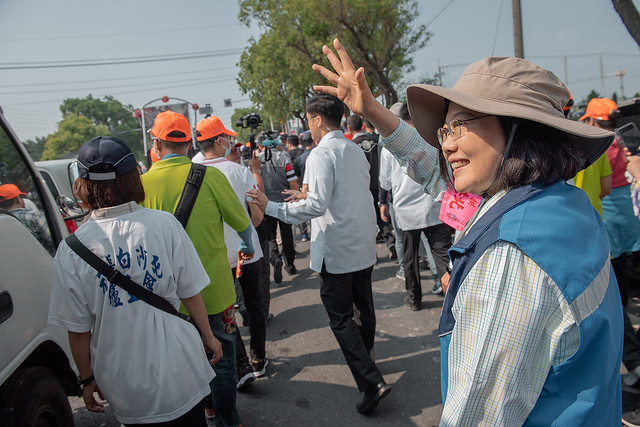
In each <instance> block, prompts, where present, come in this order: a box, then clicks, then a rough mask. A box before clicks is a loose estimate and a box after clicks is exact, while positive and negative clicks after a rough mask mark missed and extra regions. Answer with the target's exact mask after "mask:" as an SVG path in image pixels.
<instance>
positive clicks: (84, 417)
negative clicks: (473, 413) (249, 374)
mask: <svg viewBox="0 0 640 427" xmlns="http://www.w3.org/2000/svg"><path fill="white" fill-rule="evenodd" d="M296 250H297V251H298V256H297V259H296V267H297V268H298V270H299V274H297V275H295V276H293V277H291V276H288V275H287V273H286V272H285V273H284V280H283V282H282V283H281V284H280V285H276V284H275V283H273V282H272V288H271V313H273V315H274V318H273V319H272V320H271V321H270V322H269V324H268V326H267V358H269V361H270V363H269V366H268V368H267V375H266V376H265V377H263V378H260V379H258V380H257V381H255V382H254V383H253V384H252V385H251V386H250V387H249V388H248V390H247V391H246V392H241V393H238V403H237V407H238V411H239V413H240V417H241V419H242V424H243V426H244V427H256V426H257V427H269V426H289V425H296V426H299V425H304V426H306V427H314V426H325V425H338V426H343V425H344V426H372V425H373V426H432V425H437V424H438V420H439V418H440V413H441V411H442V405H441V402H440V383H439V379H440V373H439V372H440V348H439V343H438V333H437V324H438V317H439V315H440V308H441V306H442V301H443V299H442V297H440V296H435V295H432V294H431V292H430V290H431V287H432V286H433V282H432V281H431V280H428V279H427V277H428V276H430V273H429V272H428V271H423V272H422V286H423V291H424V292H423V294H424V297H423V302H422V310H421V311H417V312H413V311H411V310H409V308H408V307H406V306H405V305H404V296H405V291H404V281H402V280H399V279H397V278H396V277H395V273H396V270H397V268H398V267H397V264H396V263H395V261H389V260H388V251H387V249H386V247H384V246H383V247H380V245H378V248H377V250H378V256H379V258H380V260H379V262H378V264H376V266H375V268H374V271H373V293H374V301H375V307H376V316H377V331H376V344H375V358H376V363H377V365H378V367H379V368H380V370H381V371H382V374H383V376H384V378H385V380H386V382H387V383H389V384H391V385H392V386H393V390H392V392H391V393H390V394H389V395H388V397H386V398H385V399H384V400H382V401H381V403H380V406H378V408H376V410H374V411H373V413H371V414H370V415H361V414H359V413H358V412H357V411H356V408H355V405H356V403H357V402H359V401H360V400H361V398H362V395H361V394H360V393H359V392H358V389H357V387H356V384H355V381H354V380H353V377H352V376H351V372H350V371H349V369H348V367H347V365H346V363H345V361H344V357H343V356H342V353H341V352H340V350H339V348H338V344H337V342H336V340H335V338H334V337H333V334H332V333H331V330H330V329H329V326H328V318H327V315H326V313H325V311H324V308H323V307H322V303H321V301H320V294H319V282H318V277H317V273H314V272H313V271H311V270H310V269H309V268H308V267H309V242H301V241H300V240H297V241H296ZM238 320H240V316H238ZM241 331H242V335H243V337H244V338H245V342H246V343H247V345H248V336H249V331H248V328H246V327H242V328H241ZM71 401H72V408H73V411H74V417H75V422H76V426H78V427H85V426H87V427H88V426H91V427H94V426H114V425H115V426H117V425H119V423H118V422H117V421H116V420H115V417H114V415H113V412H112V411H110V409H109V407H108V404H107V406H106V409H107V412H106V413H105V414H93V413H88V412H87V411H86V410H85V409H84V405H83V403H82V400H81V399H80V398H72V399H71ZM210 425H213V423H210Z"/></svg>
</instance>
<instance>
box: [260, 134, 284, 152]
mask: <svg viewBox="0 0 640 427" xmlns="http://www.w3.org/2000/svg"><path fill="white" fill-rule="evenodd" d="M258 140H259V141H260V144H261V145H262V146H263V147H269V148H274V147H279V146H281V145H282V142H281V141H280V138H278V132H276V131H274V130H265V131H263V132H261V133H260V136H259V137H258Z"/></svg>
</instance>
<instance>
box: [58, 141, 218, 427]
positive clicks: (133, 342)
mask: <svg viewBox="0 0 640 427" xmlns="http://www.w3.org/2000/svg"><path fill="white" fill-rule="evenodd" d="M137 166H138V165H137V163H136V159H135V157H134V156H133V154H132V153H131V150H130V149H129V147H127V145H126V144H125V142H124V141H122V140H120V139H118V138H113V137H109V136H102V137H97V138H94V139H91V140H90V141H88V142H87V143H86V144H85V145H84V146H83V147H82V148H81V149H80V151H79V153H78V172H79V178H78V179H77V180H76V182H75V183H74V193H75V194H76V195H77V197H79V198H80V200H81V201H82V203H83V204H84V205H85V206H86V207H88V208H89V209H90V210H91V218H90V219H89V220H88V221H87V222H86V223H84V224H82V225H81V226H80V227H79V228H78V230H77V231H76V232H75V235H76V236H77V237H78V239H79V240H80V241H81V242H82V243H83V244H84V245H85V246H86V247H87V248H88V249H89V250H90V251H91V252H93V253H94V254H96V255H97V256H98V257H99V258H101V259H102V260H104V261H105V262H107V263H108V264H110V265H111V266H112V267H114V268H115V269H117V270H118V271H120V272H121V273H122V274H123V275H126V276H128V277H129V278H130V279H131V280H132V281H134V282H136V283H137V284H139V285H140V286H143V287H145V288H146V289H148V290H149V291H151V292H153V293H154V294H156V295H158V296H160V297H162V298H164V299H166V300H167V301H169V303H170V304H171V305H173V306H174V307H175V308H176V309H179V308H180V303H182V304H184V307H185V308H186V309H187V310H188V311H189V313H190V314H191V316H192V318H193V320H194V321H195V323H196V324H197V326H198V328H199V329H200V331H201V333H202V339H201V338H200V336H199V335H198V331H197V330H196V329H195V328H194V327H193V326H192V325H190V324H189V323H188V322H186V321H184V320H182V319H180V318H178V317H177V316H173V315H171V314H169V313H166V312H163V311H161V310H160V309H158V308H156V307H153V306H151V305H150V304H148V303H146V302H145V301H142V300H139V299H138V298H136V297H134V296H133V295H131V294H128V293H127V292H125V291H124V290H123V289H121V288H119V287H118V286H116V285H115V284H114V283H111V282H109V280H108V279H107V278H106V277H104V276H102V275H101V274H100V273H97V272H96V270H94V269H93V267H91V266H90V265H89V264H87V263H86V262H85V261H84V260H83V259H82V258H80V257H79V256H78V255H77V254H76V253H75V252H74V251H73V250H72V249H71V248H70V247H69V245H68V244H67V242H66V241H62V242H61V243H60V246H59V247H58V252H57V253H56V256H55V259H54V277H53V286H52V290H51V302H50V308H49V319H48V322H49V324H51V325H55V326H61V327H63V328H66V329H67V330H68V331H69V344H70V346H71V350H72V353H73V358H74V360H75V362H76V366H77V367H78V372H79V374H80V376H79V379H80V384H81V386H82V396H83V399H84V402H85V405H86V407H87V409H88V410H89V411H91V412H104V409H103V403H102V402H100V401H99V400H98V399H96V398H95V396H94V393H96V392H97V393H98V395H99V396H100V398H101V399H105V398H106V400H107V401H108V402H109V405H110V406H111V408H113V411H114V413H115V415H116V418H117V419H118V421H119V422H121V423H123V424H125V425H127V424H139V423H167V422H169V421H172V422H176V423H179V425H189V426H192V425H193V426H203V427H204V426H206V425H207V422H206V418H205V416H204V403H203V398H204V397H205V396H206V395H208V394H209V393H210V389H209V382H210V381H211V380H212V379H213V377H214V371H213V370H212V369H211V366H210V364H215V363H217V361H218V360H220V358H221V357H222V347H221V344H220V342H219V341H218V340H217V339H216V338H215V337H214V335H213V332H212V331H211V328H210V327H209V322H208V320H207V313H206V309H205V305H204V302H203V299H202V296H201V294H200V291H201V290H202V289H203V288H204V287H205V286H207V285H208V284H209V277H208V276H207V274H206V272H205V270H204V267H203V266H202V263H201V262H200V260H199V258H198V256H197V253H196V250H195V248H194V246H193V244H192V243H191V240H190V239H189V237H188V236H187V233H186V232H185V231H184V229H183V228H182V225H181V224H180V223H179V222H178V220H177V219H176V218H175V217H174V216H173V215H171V214H169V213H167V212H162V211H156V210H151V209H145V208H143V207H141V206H139V205H138V203H139V202H142V200H144V196H145V194H144V189H143V187H142V183H141V181H140V175H139V172H138V169H137ZM203 342H204V344H205V346H206V347H207V348H208V349H209V350H210V351H212V352H213V357H212V358H211V360H210V361H209V360H207V356H206V354H205V348H204V347H203V345H202V343H203ZM172 425H174V424H172Z"/></svg>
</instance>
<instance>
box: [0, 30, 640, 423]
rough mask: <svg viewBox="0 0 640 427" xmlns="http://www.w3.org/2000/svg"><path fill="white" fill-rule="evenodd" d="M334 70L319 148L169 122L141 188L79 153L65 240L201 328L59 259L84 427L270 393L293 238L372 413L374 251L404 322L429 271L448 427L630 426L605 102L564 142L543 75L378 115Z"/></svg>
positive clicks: (376, 383)
mask: <svg viewBox="0 0 640 427" xmlns="http://www.w3.org/2000/svg"><path fill="white" fill-rule="evenodd" d="M334 48H335V51H334V50H332V49H330V48H329V47H327V46H325V47H323V52H324V54H325V55H326V57H327V58H328V60H329V62H330V63H331V65H332V67H333V69H328V68H325V67H323V66H320V65H314V67H313V68H314V70H315V71H317V72H318V73H320V74H321V75H322V76H324V77H325V78H326V79H327V80H328V82H329V83H330V84H329V85H325V86H315V87H314V89H315V90H316V91H317V94H316V95H314V96H313V97H311V98H310V99H308V100H307V102H306V111H305V125H306V127H307V128H308V131H306V132H304V133H302V134H301V135H289V134H286V133H282V134H280V135H278V134H277V133H274V132H270V131H264V132H261V133H260V134H259V135H258V136H257V144H256V145H257V148H256V150H255V151H254V152H252V153H250V156H249V157H248V158H243V157H242V156H241V151H242V149H243V148H244V144H243V143H239V142H237V141H236V137H237V134H236V132H234V131H233V130H230V129H228V128H226V127H225V126H224V124H223V123H222V121H221V120H220V119H219V118H218V117H216V116H211V117H207V118H205V119H203V120H202V121H200V122H199V123H197V125H196V127H195V135H192V130H191V125H190V124H189V122H188V120H187V119H186V118H185V117H184V116H182V115H180V114H178V113H174V112H172V111H166V112H163V113H160V114H158V116H157V117H156V118H155V121H154V123H153V126H152V128H151V129H150V135H151V138H152V141H153V145H152V147H151V153H150V157H151V158H152V159H154V163H153V164H152V166H151V167H150V168H149V170H148V171H146V172H145V173H144V174H140V172H139V169H138V168H137V163H136V160H135V158H134V157H133V154H132V153H131V151H130V150H129V148H128V147H127V145H126V143H125V142H124V141H121V140H119V139H118V138H115V137H108V136H105V137H98V138H94V139H92V140H90V141H88V142H87V143H86V144H85V145H84V146H83V147H82V148H81V150H80V152H79V154H78V168H79V178H78V179H77V181H76V183H75V185H74V192H75V194H76V196H77V197H78V198H79V199H80V200H81V201H82V202H83V204H84V206H85V207H87V208H88V209H90V210H91V215H90V219H89V220H88V221H87V222H86V223H85V224H83V225H81V226H80V227H79V228H78V230H77V231H76V232H75V236H76V237H77V238H78V239H79V240H80V241H82V242H83V243H84V245H85V246H86V247H87V248H89V250H90V251H91V252H93V253H95V254H96V255H98V257H100V258H101V259H103V260H104V261H106V262H107V263H108V264H109V265H110V266H111V267H112V268H115V269H116V270H118V271H120V273H121V274H123V275H126V276H127V277H128V278H129V279H131V280H132V281H133V282H135V283H136V284H138V285H139V286H140V287H142V288H144V289H146V290H148V291H151V292H152V293H153V294H155V295H157V296H159V297H161V298H160V299H164V300H165V302H168V304H170V305H171V306H172V307H173V309H174V311H175V310H179V311H180V312H181V313H182V314H183V315H186V314H189V315H190V316H191V322H188V321H185V319H186V316H180V315H171V314H170V313H169V312H167V311H166V310H159V309H158V307H157V306H156V305H155V304H152V303H150V302H147V300H146V299H145V300H143V301H140V298H138V297H136V296H134V295H132V294H131V293H127V292H125V291H124V290H123V289H121V288H119V287H118V286H117V285H116V284H114V281H113V280H112V277H111V276H110V277H105V276H103V275H102V274H100V273H97V272H96V271H95V270H93V269H92V267H91V266H90V265H89V264H87V263H86V262H85V261H84V259H83V258H82V257H80V256H79V255H78V254H77V253H76V252H75V251H74V250H72V248H71V247H70V244H69V243H68V242H67V241H64V242H62V243H61V244H60V246H59V247H58V250H57V253H56V257H55V263H54V265H55V274H54V278H53V290H52V299H51V308H50V314H49V322H50V323H51V324H53V325H58V326H62V327H64V328H66V329H67V330H68V331H69V341H70V345H71V348H72V351H73V356H74V360H75V362H76V365H77V367H78V370H79V374H80V383H81V385H82V390H83V398H84V401H85V403H86V406H87V408H88V410H90V411H97V412H100V411H103V408H102V402H101V401H100V400H99V399H96V397H95V393H98V394H99V396H100V397H101V398H103V399H104V398H106V400H107V401H108V402H109V404H110V405H111V407H112V408H113V410H114V412H115V414H116V417H117V418H118V420H119V421H120V422H122V423H124V424H125V425H138V424H145V425H149V424H151V425H154V424H156V425H172V426H174V425H175V426H179V425H185V426H186V425H188V426H196V425H202V426H205V425H206V419H207V418H213V419H214V420H215V424H216V425H218V426H238V425H241V419H240V415H239V411H238V409H237V408H236V392H237V390H243V389H245V388H246V387H249V386H250V384H251V383H252V382H253V381H254V380H255V379H256V378H257V377H260V376H263V375H265V374H266V372H267V368H268V366H269V359H268V358H267V354H266V351H265V341H266V327H267V323H268V321H269V319H270V317H271V316H272V315H271V314H270V312H269V301H270V296H269V295H270V284H271V277H273V280H274V282H275V283H280V282H282V281H283V280H284V277H283V274H282V270H284V271H285V272H286V273H287V278H288V279H291V278H292V277H293V276H295V275H296V274H297V273H298V267H299V266H298V267H296V266H295V256H296V252H295V246H294V231H295V228H294V227H296V226H298V227H300V235H301V238H302V240H303V241H306V240H310V265H309V267H310V269H311V270H313V271H314V272H317V274H318V278H319V283H320V297H321V301H322V304H323V306H324V308H325V309H326V313H327V316H328V319H329V326H330V328H331V330H332V332H333V334H334V336H335V338H336V340H337V342H338V345H339V347H340V350H341V352H342V354H343V356H344V359H345V361H346V363H347V366H348V367H349V369H350V371H351V373H352V375H353V378H354V381H355V384H356V386H357V388H358V390H359V391H360V392H361V393H362V400H361V401H359V402H358V403H357V404H356V410H357V411H358V412H361V413H369V412H371V411H372V410H373V409H374V408H375V407H376V406H378V404H379V403H380V401H381V400H382V399H383V398H384V397H386V396H387V395H388V394H389V393H390V392H391V389H392V385H391V384H387V382H386V381H385V379H384V377H383V373H382V372H381V371H380V369H379V368H378V366H377V365H376V363H375V355H374V341H375V339H374V337H375V331H376V314H375V308H374V302H373V291H372V271H373V269H374V266H375V264H376V263H377V261H378V259H377V254H376V242H377V241H378V242H380V243H384V244H385V245H386V247H387V249H388V251H389V259H391V260H396V261H397V262H398V265H399V267H398V272H397V274H396V276H397V277H399V278H401V279H402V280H404V283H405V287H406V298H405V302H406V306H407V309H409V310H413V311H416V310H420V309H421V301H422V296H423V290H422V285H421V279H420V265H424V261H422V260H421V258H422V259H424V260H430V261H429V262H428V264H429V267H428V268H429V272H430V274H431V275H432V277H433V279H434V287H433V289H432V290H431V291H432V292H433V293H434V294H440V295H442V296H443V297H444V302H443V309H442V314H441V317H440V322H439V327H438V329H439V336H440V344H441V376H440V384H441V391H442V404H443V412H442V418H441V425H451V426H453V425H478V424H487V425H523V424H535V425H559V424H569V425H615V424H616V422H618V423H619V422H620V419H621V418H622V407H623V403H625V402H623V400H625V399H623V398H622V382H624V384H625V386H626V387H634V386H635V385H636V384H638V383H639V381H638V379H639V378H640V343H639V341H638V337H637V336H636V332H635V330H634V329H633V326H632V324H631V322H630V319H629V317H628V315H627V313H626V311H624V309H623V306H624V307H626V303H627V300H628V294H629V290H630V289H631V288H632V286H633V284H634V283H635V280H636V271H635V262H634V260H635V259H636V258H635V253H636V252H638V251H639V250H640V220H638V218H637V217H636V216H635V215H634V205H635V207H636V208H637V207H639V205H640V203H639V202H638V200H640V197H638V192H639V191H640V190H638V189H637V185H636V182H640V161H639V160H638V158H637V157H634V156H631V153H629V152H625V151H624V150H623V145H622V141H620V140H619V139H618V138H617V137H616V134H615V133H614V132H612V131H613V130H614V128H615V127H616V123H615V111H616V108H615V103H613V104H611V102H613V101H611V102H609V101H610V100H602V99H596V100H592V101H591V103H590V104H589V106H588V107H587V112H586V114H585V115H584V117H582V118H581V120H580V121H584V122H586V124H585V123H581V122H580V121H573V120H569V119H567V118H565V116H564V112H563V109H564V107H565V106H566V105H567V103H568V101H569V97H570V95H569V92H568V90H567V88H566V87H565V86H564V84H563V83H562V82H561V81H560V80H559V79H558V78H557V77H556V76H555V75H553V74H552V73H551V72H549V71H547V70H544V69H542V68H540V67H538V66H536V65H535V64H533V63H531V62H529V61H526V60H523V59H518V58H486V59H484V60H481V61H478V62H476V63H473V64H471V65H470V66H469V67H468V68H467V69H466V70H465V72H464V73H463V75H462V77H460V79H459V80H458V82H456V84H455V85H454V86H453V87H452V88H443V87H439V86H431V85H411V86H409V87H408V89H407V101H406V102H405V103H398V104H397V105H394V106H392V107H391V109H388V108H386V107H385V106H383V105H382V104H380V103H379V102H378V101H377V100H376V98H375V97H374V96H373V94H372V92H371V90H370V89H369V87H368V85H367V82H366V79H365V76H364V69H362V68H359V69H356V68H355V67H354V65H353V64H352V62H351V59H350V57H349V55H348V53H347V52H346V50H345V49H344V47H343V46H342V45H341V44H340V42H339V41H338V40H335V41H334ZM345 105H346V106H347V107H348V108H349V110H350V112H351V114H350V115H349V116H348V117H345ZM587 124H590V125H591V126H588V125H587ZM193 140H195V141H197V150H196V151H197V155H196V156H195V157H193V156H192V157H193V159H192V158H190V156H189V154H190V153H192V152H193V151H190V149H191V148H192V141H193ZM627 170H628V171H627ZM2 187H5V186H2ZM578 187H580V188H582V189H583V190H584V191H583V190H581V189H579V188H578ZM5 193H6V194H9V193H11V194H14V193H15V196H16V197H18V198H19V197H20V194H21V193H20V192H19V190H17V189H14V188H9V187H7V188H1V187H0V196H1V195H2V194H5ZM585 193H586V194H585ZM587 195H590V196H587ZM5 199H6V197H5ZM443 199H444V200H447V203H446V204H445V205H443V204H442V200H443ZM7 206H8V205H7ZM463 210H464V211H465V212H466V214H464V215H463V214H462V211H463ZM637 211H638V210H637V209H636V215H637ZM443 212H448V213H447V214H443ZM465 215H466V217H465ZM454 217H455V221H452V220H451V218H454ZM463 217H465V218H466V219H461V218H463ZM633 221H635V222H634V223H633V224H630V223H631V222H633ZM630 230H633V235H631V232H630ZM423 268H424V267H423ZM271 271H272V273H271ZM96 273H97V274H96ZM236 309H237V310H238V311H239V312H240V314H241V315H242V321H243V324H244V325H246V326H248V327H249V334H250V345H249V352H248V353H247V350H246V349H245V346H244V342H243V339H242V337H241V335H240V331H239V329H238V328H237V325H236V316H235V310H236ZM176 313H177V312H176ZM180 317H183V318H182V319H181V318H180ZM133 325H135V326H133ZM194 325H195V326H196V327H194ZM198 333H199V334H200V335H198ZM203 344H204V345H203ZM623 350H624V351H623ZM621 362H624V364H625V366H626V367H627V369H628V371H629V373H628V374H627V375H626V376H625V377H624V378H623V380H622V381H621V377H620V365H621ZM210 366H212V368H213V369H211V368H210ZM625 405H626V406H628V405H627V404H626V403H625ZM626 406H625V407H626ZM638 407H640V405H637V406H635V407H633V408H632V410H631V411H629V412H630V413H633V411H634V410H635V409H637V408H638ZM632 415H633V414H631V415H630V417H631V416H632ZM639 421H640V420H639ZM628 422H633V421H630V420H628ZM630 425H635V424H630Z"/></svg>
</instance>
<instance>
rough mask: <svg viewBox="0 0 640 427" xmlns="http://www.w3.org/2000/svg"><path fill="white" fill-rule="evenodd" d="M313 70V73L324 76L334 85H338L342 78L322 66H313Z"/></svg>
mask: <svg viewBox="0 0 640 427" xmlns="http://www.w3.org/2000/svg"><path fill="white" fill-rule="evenodd" d="M311 69H312V70H313V71H315V72H316V73H319V74H322V76H323V77H324V78H325V79H327V80H329V81H330V82H331V83H333V84H334V85H337V84H338V79H340V76H339V75H338V74H336V73H334V72H333V71H331V70H329V69H328V68H325V67H323V66H322V65H318V64H313V65H312V66H311Z"/></svg>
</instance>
